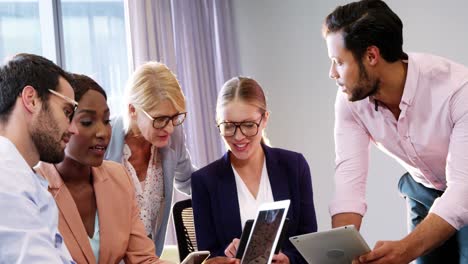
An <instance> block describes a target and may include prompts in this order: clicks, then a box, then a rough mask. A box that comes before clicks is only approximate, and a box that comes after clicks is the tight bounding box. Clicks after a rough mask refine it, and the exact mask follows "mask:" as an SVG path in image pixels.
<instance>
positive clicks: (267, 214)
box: [242, 208, 286, 264]
mask: <svg viewBox="0 0 468 264" xmlns="http://www.w3.org/2000/svg"><path fill="white" fill-rule="evenodd" d="M285 211H286V210H285V209H284V208H280V209H269V210H262V211H259V212H258V215H257V219H256V222H255V224H254V227H253V229H252V232H251V235H250V239H249V242H248V243H247V247H246V250H245V253H244V256H243V258H242V264H266V263H267V262H268V259H269V258H270V255H271V253H272V250H273V244H274V243H275V240H276V239H277V236H278V232H279V228H280V225H281V223H282V220H283V215H284V213H285Z"/></svg>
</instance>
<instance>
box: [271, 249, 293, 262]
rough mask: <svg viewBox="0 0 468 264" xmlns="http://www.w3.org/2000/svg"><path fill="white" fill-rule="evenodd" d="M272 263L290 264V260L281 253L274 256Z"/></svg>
mask: <svg viewBox="0 0 468 264" xmlns="http://www.w3.org/2000/svg"><path fill="white" fill-rule="evenodd" d="M272 262H273V263H276V264H289V258H288V256H286V255H285V254H283V253H281V252H280V253H279V254H276V255H274V256H273V260H272Z"/></svg>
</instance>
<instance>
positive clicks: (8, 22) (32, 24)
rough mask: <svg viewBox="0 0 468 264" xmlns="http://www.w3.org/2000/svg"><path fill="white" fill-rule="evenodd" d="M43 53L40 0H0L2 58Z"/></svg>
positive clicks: (0, 55) (0, 47)
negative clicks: (22, 53)
mask: <svg viewBox="0 0 468 264" xmlns="http://www.w3.org/2000/svg"><path fill="white" fill-rule="evenodd" d="M19 52H27V53H35V54H39V55H41V54H43V52H42V43H41V28H40V23H39V3H38V1H4V0H1V1H0V58H1V59H2V61H3V59H4V58H5V57H9V56H12V55H14V54H16V53H19Z"/></svg>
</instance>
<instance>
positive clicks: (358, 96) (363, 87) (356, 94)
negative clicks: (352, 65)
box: [349, 61, 380, 102]
mask: <svg viewBox="0 0 468 264" xmlns="http://www.w3.org/2000/svg"><path fill="white" fill-rule="evenodd" d="M358 65H359V82H358V84H357V85H356V87H355V88H354V89H353V93H352V94H351V95H350V96H349V101H351V102H355V101H360V100H362V99H365V98H367V97H369V96H373V95H375V94H377V92H378V91H379V89H380V80H371V79H370V77H369V74H368V73H367V71H366V68H365V67H364V64H363V63H362V61H359V62H358ZM369 87H370V89H368V88H369Z"/></svg>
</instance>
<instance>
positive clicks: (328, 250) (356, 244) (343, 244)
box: [289, 225, 371, 264]
mask: <svg viewBox="0 0 468 264" xmlns="http://www.w3.org/2000/svg"><path fill="white" fill-rule="evenodd" d="M289 240H290V241H291V243H292V244H293V245H294V246H295V247H296V248H297V250H298V251H299V252H300V253H301V255H302V256H303V257H304V258H305V259H306V261H307V262H308V263H309V264H314V263H319V264H332V263H351V262H352V261H353V259H355V258H357V257H359V256H361V255H363V254H365V253H367V252H370V251H371V250H370V248H369V246H368V245H367V243H366V241H365V240H364V238H362V236H361V234H360V233H359V231H357V229H356V228H355V227H354V225H349V226H343V227H338V228H334V229H331V230H328V231H323V232H315V233H310V234H305V235H300V236H294V237H291V238H289Z"/></svg>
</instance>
